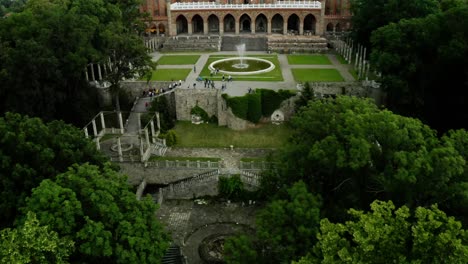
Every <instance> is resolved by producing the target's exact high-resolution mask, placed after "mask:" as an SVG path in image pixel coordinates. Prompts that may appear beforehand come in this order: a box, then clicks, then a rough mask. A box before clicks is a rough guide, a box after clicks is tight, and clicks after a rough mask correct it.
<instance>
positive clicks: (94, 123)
mask: <svg viewBox="0 0 468 264" xmlns="http://www.w3.org/2000/svg"><path fill="white" fill-rule="evenodd" d="M91 123H92V124H93V133H94V136H97V128H96V119H93V121H91Z"/></svg>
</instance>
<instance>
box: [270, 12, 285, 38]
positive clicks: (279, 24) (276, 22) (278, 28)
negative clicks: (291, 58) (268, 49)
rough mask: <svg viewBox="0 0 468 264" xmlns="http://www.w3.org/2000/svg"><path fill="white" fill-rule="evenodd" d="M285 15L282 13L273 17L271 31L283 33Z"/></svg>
mask: <svg viewBox="0 0 468 264" xmlns="http://www.w3.org/2000/svg"><path fill="white" fill-rule="evenodd" d="M283 23H284V22H283V17H282V16H281V15H280V14H276V15H274V16H273V18H272V19H271V33H280V34H283Z"/></svg>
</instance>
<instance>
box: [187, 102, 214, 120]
mask: <svg viewBox="0 0 468 264" xmlns="http://www.w3.org/2000/svg"><path fill="white" fill-rule="evenodd" d="M190 114H192V115H198V116H199V117H201V119H202V120H203V122H210V118H209V117H208V113H207V112H206V111H205V110H204V109H203V108H201V107H199V106H198V105H196V106H194V107H193V108H192V110H190Z"/></svg>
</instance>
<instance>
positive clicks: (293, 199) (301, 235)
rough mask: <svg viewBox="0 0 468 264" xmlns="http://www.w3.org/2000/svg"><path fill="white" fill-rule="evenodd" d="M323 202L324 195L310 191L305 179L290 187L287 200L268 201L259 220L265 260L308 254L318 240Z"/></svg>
mask: <svg viewBox="0 0 468 264" xmlns="http://www.w3.org/2000/svg"><path fill="white" fill-rule="evenodd" d="M321 205H322V203H321V199H320V197H318V196H316V195H313V194H311V193H309V192H308V191H307V187H306V185H305V184H304V183H303V182H297V183H295V184H294V185H293V186H292V187H291V188H290V189H288V198H287V199H284V200H274V201H272V202H271V203H270V204H268V205H267V207H266V208H265V209H263V210H262V211H261V212H260V213H259V214H258V215H257V219H256V221H257V237H258V240H259V243H260V244H261V247H263V248H264V249H265V252H266V255H267V256H266V257H265V256H264V257H265V259H269V260H271V259H275V260H277V261H278V262H281V263H282V262H289V261H291V260H293V259H295V258H296V257H298V256H303V255H305V254H306V253H307V251H308V250H310V248H311V247H312V246H313V245H314V244H315V242H316V238H315V236H316V234H317V232H318V225H319V220H320V207H321Z"/></svg>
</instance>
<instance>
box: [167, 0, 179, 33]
mask: <svg viewBox="0 0 468 264" xmlns="http://www.w3.org/2000/svg"><path fill="white" fill-rule="evenodd" d="M166 13H167V14H166V15H167V22H168V23H167V27H168V28H167V31H168V32H169V36H175V35H177V28H176V27H174V26H173V24H172V14H171V0H166Z"/></svg>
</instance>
